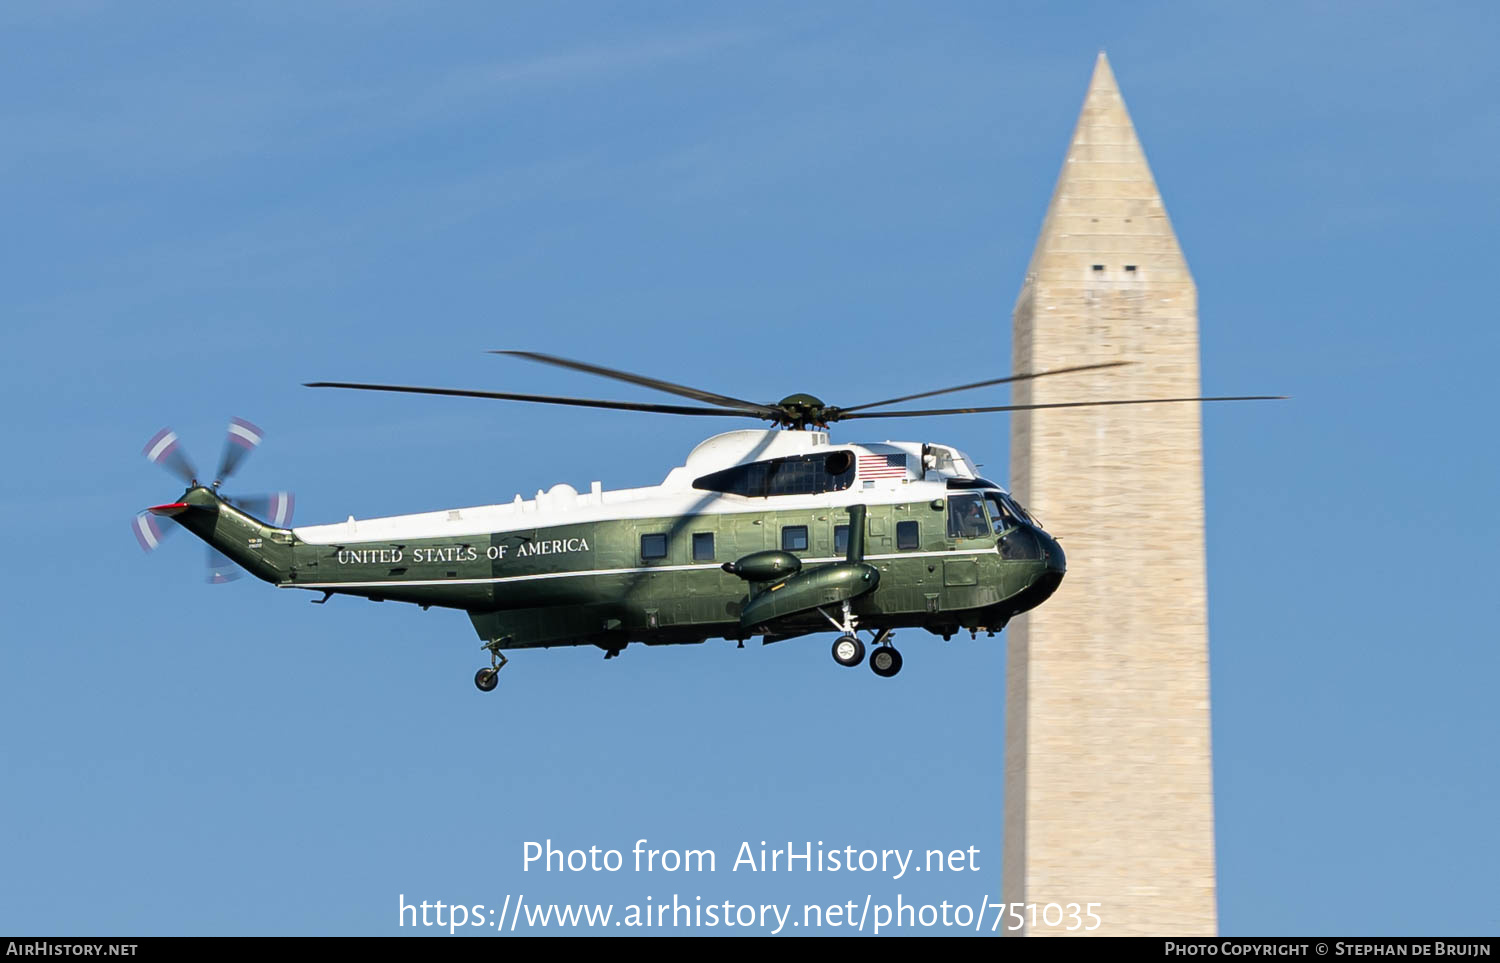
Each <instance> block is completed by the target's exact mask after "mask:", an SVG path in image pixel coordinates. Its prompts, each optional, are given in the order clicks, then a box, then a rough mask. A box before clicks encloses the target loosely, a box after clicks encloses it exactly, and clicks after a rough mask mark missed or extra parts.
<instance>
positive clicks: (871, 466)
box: [859, 455, 906, 478]
mask: <svg viewBox="0 0 1500 963" xmlns="http://www.w3.org/2000/svg"><path fill="white" fill-rule="evenodd" d="M859 477H861V478H905V477H906V456H905V455H860V456H859Z"/></svg>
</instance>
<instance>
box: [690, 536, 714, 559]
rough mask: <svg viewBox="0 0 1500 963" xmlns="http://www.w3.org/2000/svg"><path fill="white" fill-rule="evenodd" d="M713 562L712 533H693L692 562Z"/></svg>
mask: <svg viewBox="0 0 1500 963" xmlns="http://www.w3.org/2000/svg"><path fill="white" fill-rule="evenodd" d="M713 560H714V533H713V532H694V533H693V561H695V562H712V561H713Z"/></svg>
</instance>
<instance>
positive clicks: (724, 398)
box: [490, 351, 779, 418]
mask: <svg viewBox="0 0 1500 963" xmlns="http://www.w3.org/2000/svg"><path fill="white" fill-rule="evenodd" d="M490 354H508V355H510V356H511V357H514V358H525V359H527V360H528V361H540V362H541V363H542V364H550V365H556V366H557V367H559V368H571V369H572V370H574V371H585V372H588V373H589V374H593V375H599V376H600V377H603V378H613V379H615V380H616V381H624V382H628V383H629V384H633V385H640V386H642V387H644V388H655V389H656V390H657V391H665V392H667V393H668V394H672V395H681V396H682V397H684V398H691V399H693V400H694V401H706V402H708V403H709V404H711V405H723V406H724V407H726V408H748V409H750V410H751V411H754V412H758V413H763V414H764V415H765V417H767V418H771V417H774V416H775V413H776V412H777V411H778V410H779V409H776V408H772V407H771V406H769V405H763V404H760V403H759V402H755V401H745V400H743V399H741V398H731V397H729V396H728V395H720V394H715V393H714V392H712V391H703V390H701V389H698V388H689V387H687V386H686V385H679V384H673V383H672V382H670V381H662V380H661V379H660V378H648V377H646V376H645V375H638V374H631V373H630V372H628V371H617V370H615V369H614V368H605V367H601V366H600V365H596V364H587V363H586V362H583V361H569V360H568V359H567V358H558V357H556V356H554V355H550V354H538V353H537V352H535V351H491V352H490Z"/></svg>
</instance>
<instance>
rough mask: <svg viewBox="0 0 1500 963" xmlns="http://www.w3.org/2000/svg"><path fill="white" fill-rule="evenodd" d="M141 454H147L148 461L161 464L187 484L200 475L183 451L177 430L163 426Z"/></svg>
mask: <svg viewBox="0 0 1500 963" xmlns="http://www.w3.org/2000/svg"><path fill="white" fill-rule="evenodd" d="M141 454H143V455H145V456H146V460H147V461H149V462H151V463H152V464H155V465H160V466H162V467H163V468H165V469H166V470H167V471H169V472H171V473H172V474H174V475H176V476H177V477H178V478H181V479H182V480H183V482H184V483H185V484H188V485H191V484H192V483H193V482H194V481H195V480H196V479H197V477H198V471H197V469H195V468H194V467H193V463H192V462H191V461H189V460H188V456H187V455H186V454H184V453H183V451H182V445H181V443H180V442H179V441H178V439H177V432H175V431H173V430H172V429H170V428H163V429H162V430H161V431H158V432H157V433H156V434H154V435H152V436H151V440H150V441H148V442H146V447H145V448H144V449H142V450H141Z"/></svg>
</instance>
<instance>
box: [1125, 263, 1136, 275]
mask: <svg viewBox="0 0 1500 963" xmlns="http://www.w3.org/2000/svg"><path fill="white" fill-rule="evenodd" d="M1125 270H1127V271H1129V272H1130V273H1131V274H1134V273H1135V265H1134V264H1127V265H1125Z"/></svg>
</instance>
